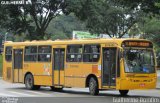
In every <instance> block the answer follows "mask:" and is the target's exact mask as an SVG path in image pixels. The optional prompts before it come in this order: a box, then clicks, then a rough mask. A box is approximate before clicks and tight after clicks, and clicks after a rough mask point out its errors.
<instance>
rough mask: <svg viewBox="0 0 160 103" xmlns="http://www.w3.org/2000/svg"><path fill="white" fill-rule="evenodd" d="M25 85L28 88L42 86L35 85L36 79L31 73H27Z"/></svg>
mask: <svg viewBox="0 0 160 103" xmlns="http://www.w3.org/2000/svg"><path fill="white" fill-rule="evenodd" d="M25 86H26V88H27V89H30V90H33V89H38V88H40V86H35V85H34V79H33V76H32V75H31V74H27V75H26V77H25Z"/></svg>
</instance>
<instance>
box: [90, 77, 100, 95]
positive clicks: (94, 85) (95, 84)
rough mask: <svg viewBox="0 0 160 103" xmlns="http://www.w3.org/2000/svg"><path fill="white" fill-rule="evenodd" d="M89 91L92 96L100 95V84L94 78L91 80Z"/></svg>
mask: <svg viewBox="0 0 160 103" xmlns="http://www.w3.org/2000/svg"><path fill="white" fill-rule="evenodd" d="M89 91H90V94H91V95H98V93H99V89H98V82H97V81H96V79H95V78H93V77H91V78H90V80H89Z"/></svg>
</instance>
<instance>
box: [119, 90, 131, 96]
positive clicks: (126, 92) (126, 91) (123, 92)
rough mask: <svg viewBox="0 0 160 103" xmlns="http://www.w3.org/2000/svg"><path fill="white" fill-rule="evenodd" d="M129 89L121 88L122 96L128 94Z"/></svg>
mask: <svg viewBox="0 0 160 103" xmlns="http://www.w3.org/2000/svg"><path fill="white" fill-rule="evenodd" d="M128 92H129V90H119V93H120V94H121V96H126V95H127V94H128Z"/></svg>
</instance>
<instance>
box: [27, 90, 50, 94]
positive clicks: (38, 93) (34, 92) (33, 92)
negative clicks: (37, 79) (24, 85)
mask: <svg viewBox="0 0 160 103" xmlns="http://www.w3.org/2000/svg"><path fill="white" fill-rule="evenodd" d="M25 92H28V93H35V94H40V95H50V94H47V93H41V92H35V91H25Z"/></svg>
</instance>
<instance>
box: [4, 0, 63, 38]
mask: <svg viewBox="0 0 160 103" xmlns="http://www.w3.org/2000/svg"><path fill="white" fill-rule="evenodd" d="M26 3H27V4H24V5H21V4H19V5H3V8H5V9H7V12H8V14H9V18H10V20H9V22H8V23H5V24H6V26H5V27H7V26H9V27H10V30H12V31H14V33H15V34H17V33H22V32H23V33H27V34H28V38H29V39H43V37H44V36H45V35H46V32H45V31H46V29H47V27H48V25H49V23H50V22H51V20H52V19H53V18H55V17H56V16H58V15H60V13H62V12H65V8H66V4H65V0H30V1H27V2H26Z"/></svg>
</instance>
